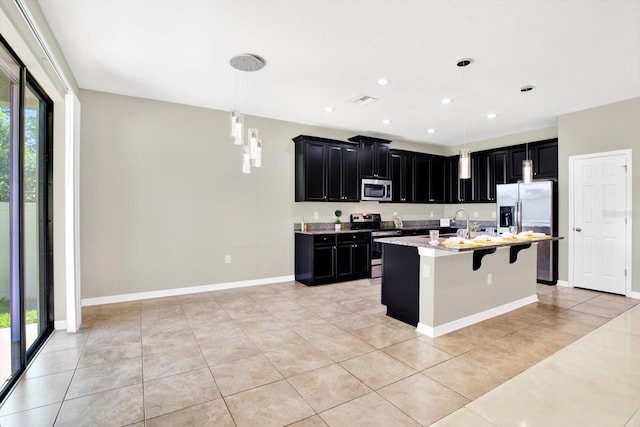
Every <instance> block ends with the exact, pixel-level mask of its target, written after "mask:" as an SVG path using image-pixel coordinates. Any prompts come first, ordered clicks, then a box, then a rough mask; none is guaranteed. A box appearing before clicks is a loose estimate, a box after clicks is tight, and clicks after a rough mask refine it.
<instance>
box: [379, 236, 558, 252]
mask: <svg viewBox="0 0 640 427" xmlns="http://www.w3.org/2000/svg"><path fill="white" fill-rule="evenodd" d="M560 239H562V237H540V238H526V239H504V240H503V242H478V243H477V244H469V245H468V244H462V245H452V246H449V245H444V244H443V242H444V241H445V240H446V239H444V238H440V239H438V244H437V245H432V244H431V243H429V236H392V237H380V238H377V239H375V240H374V241H376V242H380V243H387V244H391V245H400V246H413V247H416V248H421V247H422V248H432V249H440V250H443V251H450V252H466V251H475V250H477V249H491V248H499V247H503V246H517V245H527V244H529V243H539V242H545V241H549V240H560Z"/></svg>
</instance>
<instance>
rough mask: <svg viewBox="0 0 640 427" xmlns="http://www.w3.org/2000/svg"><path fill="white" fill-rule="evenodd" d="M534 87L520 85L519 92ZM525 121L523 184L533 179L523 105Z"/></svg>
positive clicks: (527, 127)
mask: <svg viewBox="0 0 640 427" xmlns="http://www.w3.org/2000/svg"><path fill="white" fill-rule="evenodd" d="M534 88H535V86H532V85H526V86H522V87H521V88H520V92H522V93H528V92H531V91H532V90H533V89H534ZM525 123H526V128H525V138H526V140H525V141H526V142H525V145H524V147H525V148H524V149H525V159H524V160H523V161H522V181H523V182H524V183H525V184H528V183H530V182H531V181H533V160H531V159H530V158H529V142H528V140H529V139H528V138H527V136H526V135H527V134H528V133H529V115H528V114H527V109H526V106H525Z"/></svg>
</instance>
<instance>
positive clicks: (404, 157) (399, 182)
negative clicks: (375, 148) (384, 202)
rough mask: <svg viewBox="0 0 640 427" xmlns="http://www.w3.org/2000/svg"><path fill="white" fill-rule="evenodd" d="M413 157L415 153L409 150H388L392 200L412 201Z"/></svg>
mask: <svg viewBox="0 0 640 427" xmlns="http://www.w3.org/2000/svg"><path fill="white" fill-rule="evenodd" d="M415 158H416V156H415V153H412V152H410V151H400V150H390V151H389V173H390V176H391V182H392V185H393V190H392V196H393V197H392V200H393V201H394V202H413V197H414V193H413V191H414V179H415V178H414V170H415Z"/></svg>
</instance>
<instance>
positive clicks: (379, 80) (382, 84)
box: [378, 77, 391, 86]
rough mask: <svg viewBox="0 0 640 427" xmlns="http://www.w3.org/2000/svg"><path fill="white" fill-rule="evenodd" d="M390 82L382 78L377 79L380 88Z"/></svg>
mask: <svg viewBox="0 0 640 427" xmlns="http://www.w3.org/2000/svg"><path fill="white" fill-rule="evenodd" d="M390 82H391V80H389V79H385V78H384V77H383V78H380V79H378V85H380V86H385V85H388V84H389V83H390Z"/></svg>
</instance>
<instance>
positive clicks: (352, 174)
mask: <svg viewBox="0 0 640 427" xmlns="http://www.w3.org/2000/svg"><path fill="white" fill-rule="evenodd" d="M359 176H360V174H359V173H358V150H357V149H356V148H354V147H344V148H343V149H342V200H343V201H345V202H357V201H359V200H360V179H359Z"/></svg>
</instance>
